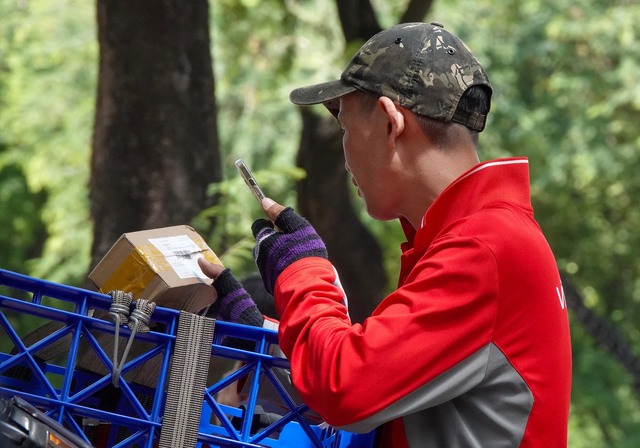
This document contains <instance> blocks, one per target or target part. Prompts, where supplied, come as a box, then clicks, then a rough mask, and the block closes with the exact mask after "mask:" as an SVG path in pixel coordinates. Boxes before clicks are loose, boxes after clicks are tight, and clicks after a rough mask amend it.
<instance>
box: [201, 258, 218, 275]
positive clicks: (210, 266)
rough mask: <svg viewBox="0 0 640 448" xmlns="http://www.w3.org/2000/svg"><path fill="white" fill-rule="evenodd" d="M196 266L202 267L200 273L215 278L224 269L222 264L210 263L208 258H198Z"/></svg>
mask: <svg viewBox="0 0 640 448" xmlns="http://www.w3.org/2000/svg"><path fill="white" fill-rule="evenodd" d="M198 266H200V269H202V273H203V274H204V275H206V276H207V277H209V278H211V279H213V280H215V279H216V278H217V277H218V275H220V273H221V272H222V271H224V266H222V265H220V264H216V263H211V262H210V261H209V260H205V259H204V258H198Z"/></svg>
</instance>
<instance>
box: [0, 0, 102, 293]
mask: <svg viewBox="0 0 640 448" xmlns="http://www.w3.org/2000/svg"><path fill="white" fill-rule="evenodd" d="M0 17H2V18H1V19H0V20H1V21H2V27H0V29H2V30H3V31H2V34H0V55H2V65H1V70H0V77H1V79H0V86H2V108H1V109H0V130H1V131H0V140H1V141H2V142H3V146H4V148H3V151H2V153H0V169H6V167H13V168H11V170H13V171H14V173H15V172H21V173H24V178H25V179H26V183H27V185H26V186H25V187H24V188H25V192H24V193H23V194H22V198H23V200H24V201H25V202H26V203H27V204H28V202H29V200H30V199H29V198H30V197H32V198H43V197H45V196H46V198H47V199H46V202H44V203H42V201H41V200H40V202H39V203H38V206H39V213H40V214H41V215H40V216H33V214H32V215H30V216H33V219H34V223H33V226H34V229H35V227H37V222H38V221H41V222H44V224H45V225H46V232H47V235H48V237H47V239H46V242H44V247H43V248H42V254H41V255H40V256H39V257H37V258H32V259H30V260H29V258H31V257H32V256H33V255H34V254H32V253H30V254H29V257H28V258H25V259H24V260H22V261H23V266H16V265H14V267H15V268H16V269H17V270H19V271H21V272H25V273H29V274H32V275H36V276H40V277H46V278H48V279H50V280H58V281H64V282H67V283H76V284H77V283H79V282H81V281H82V279H83V278H84V277H85V275H86V270H87V267H88V263H89V247H90V238H91V225H90V223H89V220H88V216H89V213H88V202H87V183H88V173H89V166H88V161H89V151H90V139H91V132H92V126H93V110H94V104H93V103H94V98H95V86H96V66H97V62H96V57H97V42H96V34H95V27H96V24H95V12H94V5H92V4H91V3H90V2H86V1H78V0H64V1H60V2H54V3H52V2H49V1H47V0H30V1H29V2H23V1H11V2H3V3H2V5H0ZM15 180H16V177H15V176H11V177H3V178H1V179H0V188H1V189H2V190H3V191H7V192H8V191H10V188H11V186H10V185H9V182H15ZM5 199H6V198H5ZM11 201H13V202H15V201H19V198H18V197H16V196H12V197H11ZM9 206H10V203H7V202H5V201H3V202H2V207H3V209H5V210H9V209H8V208H7V207H9ZM25 207H26V205H25ZM17 212H19V208H18V209H16V213H17ZM3 244H6V243H4V242H3ZM18 254H19V248H13V249H12V256H17V255H18ZM3 265H4V263H3ZM5 266H6V265H5Z"/></svg>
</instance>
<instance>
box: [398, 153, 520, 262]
mask: <svg viewBox="0 0 640 448" xmlns="http://www.w3.org/2000/svg"><path fill="white" fill-rule="evenodd" d="M495 202H509V203H516V204H518V205H519V206H521V207H524V208H526V209H528V210H531V200H530V189H529V161H528V159H527V158H526V157H513V158H505V159H496V160H490V161H486V162H482V163H479V164H478V165H476V166H474V167H473V168H471V169H470V170H468V171H467V172H465V173H463V174H462V175H461V176H460V177H458V178H457V179H456V180H454V181H453V182H452V183H451V184H450V185H449V186H448V187H447V188H445V189H444V191H443V192H442V193H440V195H439V196H438V197H437V198H436V200H435V201H433V203H432V204H431V206H430V207H429V208H428V209H427V211H426V213H425V215H424V217H423V218H422V224H421V226H420V228H419V229H418V230H416V229H414V228H413V226H412V225H411V224H410V223H409V221H407V220H406V219H404V218H401V219H400V223H401V224H402V228H403V230H404V233H405V235H406V237H407V242H406V243H403V244H402V246H401V247H402V251H403V252H406V251H407V250H410V249H411V248H412V247H415V248H416V249H418V248H426V247H428V246H429V244H431V241H433V239H434V238H435V237H436V235H438V233H440V232H441V231H442V229H444V228H445V227H447V226H448V225H450V224H451V223H453V222H454V221H456V220H458V219H460V218H463V217H465V216H469V215H470V214H472V213H474V212H476V211H478V210H480V209H482V208H484V207H486V206H487V205H488V204H490V203H495Z"/></svg>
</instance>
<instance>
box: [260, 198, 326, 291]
mask: <svg viewBox="0 0 640 448" xmlns="http://www.w3.org/2000/svg"><path fill="white" fill-rule="evenodd" d="M262 209H263V210H264V212H265V214H266V215H267V217H269V219H270V220H271V221H268V220H266V219H258V220H257V221H255V222H254V223H253V225H252V226H251V230H252V232H253V236H254V237H255V238H256V247H255V249H254V250H253V256H254V258H255V260H256V264H257V265H258V269H259V270H260V275H262V281H263V282H264V286H265V288H266V289H267V291H268V292H269V293H270V294H273V288H274V286H275V284H276V280H277V279H278V276H279V275H280V274H281V273H282V271H284V270H285V269H286V268H287V267H288V266H289V265H290V264H291V263H293V262H294V261H297V260H300V259H302V258H306V257H320V258H324V259H327V258H328V255H327V248H326V247H325V245H324V243H323V242H322V239H320V237H319V236H318V234H317V233H316V231H315V229H314V228H313V227H312V226H311V224H309V222H308V221H307V220H306V219H304V218H302V217H301V216H299V215H297V214H296V213H295V212H294V211H293V209H291V208H289V207H287V208H285V207H283V206H282V205H280V204H278V203H276V202H274V201H273V200H271V199H269V198H265V199H263V200H262ZM274 224H275V227H277V229H278V230H276V228H274Z"/></svg>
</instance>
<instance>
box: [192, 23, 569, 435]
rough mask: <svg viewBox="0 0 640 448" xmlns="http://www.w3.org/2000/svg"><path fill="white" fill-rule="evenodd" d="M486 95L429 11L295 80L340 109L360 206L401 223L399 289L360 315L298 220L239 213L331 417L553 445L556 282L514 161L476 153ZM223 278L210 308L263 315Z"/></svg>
mask: <svg viewBox="0 0 640 448" xmlns="http://www.w3.org/2000/svg"><path fill="white" fill-rule="evenodd" d="M490 96H491V86H490V84H489V81H488V78H487V75H486V73H485V70H484V69H483V67H482V66H481V65H480V63H479V62H478V61H477V60H476V58H475V57H474V56H473V55H472V54H471V52H470V51H469V50H468V48H467V47H466V46H465V45H464V43H462V42H461V41H460V40H459V39H458V38H457V37H455V36H454V35H453V34H451V33H449V32H448V31H447V30H445V29H444V28H443V26H442V25H440V24H438V23H431V24H423V23H410V24H402V25H399V26H395V27H393V28H390V29H388V30H385V31H383V32H381V33H379V34H377V35H376V36H374V37H373V38H371V39H370V40H369V41H368V42H366V43H365V44H364V45H363V46H362V48H361V49H360V50H359V51H358V53H356V55H355V56H354V57H353V59H352V60H351V61H350V62H349V64H348V65H347V68H346V69H345V70H344V72H343V73H342V76H341V79H340V80H339V81H333V82H329V83H324V84H321V85H317V86H311V87H306V88H302V89H297V90H294V91H293V92H292V93H291V100H292V101H293V102H294V103H296V104H301V105H307V104H318V103H322V104H324V105H325V106H326V107H327V108H328V109H329V110H330V111H331V112H332V113H333V114H334V115H336V116H337V119H338V121H339V122H340V124H341V126H342V128H343V129H344V137H343V146H344V154H345V160H346V163H345V166H346V169H347V170H348V171H349V172H350V173H351V175H352V179H353V182H354V184H355V185H356V186H357V187H358V193H359V195H360V197H361V198H362V199H363V201H364V203H365V205H366V207H367V211H368V213H369V214H370V215H371V216H372V217H373V218H376V219H381V220H390V219H399V221H400V223H401V224H402V226H403V229H404V231H405V234H406V236H407V240H408V241H407V243H405V244H404V245H403V246H402V250H403V255H402V259H401V272H400V279H399V282H398V288H397V289H396V290H395V291H393V292H392V293H391V294H389V296H387V297H386V298H385V299H384V300H383V301H382V302H381V303H380V305H379V306H378V307H377V309H376V310H375V311H374V312H373V314H372V315H371V316H370V317H369V318H368V319H367V320H366V321H365V322H364V324H362V325H360V324H352V323H351V322H350V320H349V317H348V314H347V309H346V306H345V305H344V302H345V298H344V293H343V291H342V289H341V288H340V286H339V282H338V277H337V274H336V273H335V270H334V268H333V266H332V265H331V264H330V262H329V261H328V259H327V258H328V257H327V253H326V250H325V248H324V244H323V243H322V240H321V239H320V238H319V236H318V235H317V234H316V232H315V231H314V230H313V228H312V227H311V226H310V225H309V223H308V222H306V221H305V220H304V219H303V218H301V217H299V216H298V215H296V214H295V213H294V212H293V211H292V210H291V209H288V208H287V209H285V208H284V207H283V206H281V205H279V204H276V203H274V202H273V201H272V200H270V199H265V200H264V201H263V208H264V209H265V212H266V214H267V216H268V217H269V218H270V219H271V221H267V220H258V221H256V223H254V225H253V232H254V235H255V236H256V241H257V243H256V248H255V253H254V254H255V256H256V262H257V264H258V267H259V268H260V272H261V274H262V278H263V280H264V282H265V286H266V287H267V289H269V290H270V291H273V293H274V296H275V304H276V310H277V312H278V314H279V316H280V326H279V340H280V344H281V348H282V350H283V352H284V353H285V354H286V355H287V357H288V358H289V359H290V361H291V375H292V379H293V383H294V385H295V386H296V389H297V390H298V391H299V392H300V395H301V397H302V398H303V399H304V401H305V402H306V403H307V404H308V405H309V406H310V407H311V408H312V409H314V410H315V411H316V412H318V413H319V414H320V415H321V416H323V418H325V419H326V421H327V422H328V423H330V424H331V425H333V426H336V427H339V428H341V429H345V430H348V431H352V432H366V431H370V430H371V429H373V428H377V427H379V428H380V431H379V434H380V436H379V445H380V446H393V447H405V446H409V447H432V446H438V447H503V446H504V447H513V446H526V447H545V448H546V447H559V446H566V445H567V420H568V412H569V401H570V389H571V348H570V339H569V326H568V318H567V310H566V306H565V301H564V293H563V292H562V285H561V282H560V277H559V274H558V270H557V268H556V264H555V260H554V256H553V254H552V252H551V250H550V248H549V246H548V244H547V242H546V240H545V238H544V236H543V234H542V232H541V230H540V228H539V226H538V224H537V223H536V221H535V220H534V217H533V210H532V208H531V203H530V197H529V175H528V161H527V159H526V158H511V159H501V160H494V161H489V162H484V163H479V159H478V155H477V151H476V142H477V137H478V133H479V132H480V131H482V130H483V129H484V125H485V121H486V116H487V113H488V112H489V106H490V104H489V103H490ZM318 150H322V149H321V148H318ZM273 223H275V228H274V224H273ZM202 268H203V270H204V271H205V272H207V273H208V274H209V275H210V276H212V277H214V278H215V277H216V276H218V274H219V269H217V268H215V267H213V266H211V265H207V264H206V263H203V264H202ZM362 269H366V266H363V267H362ZM219 282H220V283H219ZM218 283H219V284H218ZM236 283H237V282H236ZM236 283H234V279H233V276H231V274H230V273H229V272H228V271H225V273H224V274H222V275H220V276H219V277H218V279H217V280H216V281H215V282H214V286H215V287H216V289H217V290H218V297H219V299H218V301H219V302H220V303H221V305H220V307H221V309H227V310H229V311H228V312H227V314H229V313H230V312H231V311H233V312H234V313H235V314H236V315H237V316H240V315H242V314H243V313H244V314H246V315H247V316H250V318H249V319H246V321H247V322H251V321H257V322H254V324H259V323H260V318H259V317H256V313H255V311H251V310H253V307H252V306H251V303H250V302H251V301H250V299H249V298H248V296H247V295H246V294H244V295H243V293H242V291H241V289H239V288H238V285H237V284H236ZM229 284H232V285H235V286H228V285H229ZM225 285H227V286H225ZM234 295H235V299H233V300H226V301H225V299H228V298H229V297H232V296H234ZM240 296H242V299H239V298H238V297H240ZM251 316H252V317H251ZM239 320H240V321H242V320H243V319H239Z"/></svg>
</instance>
